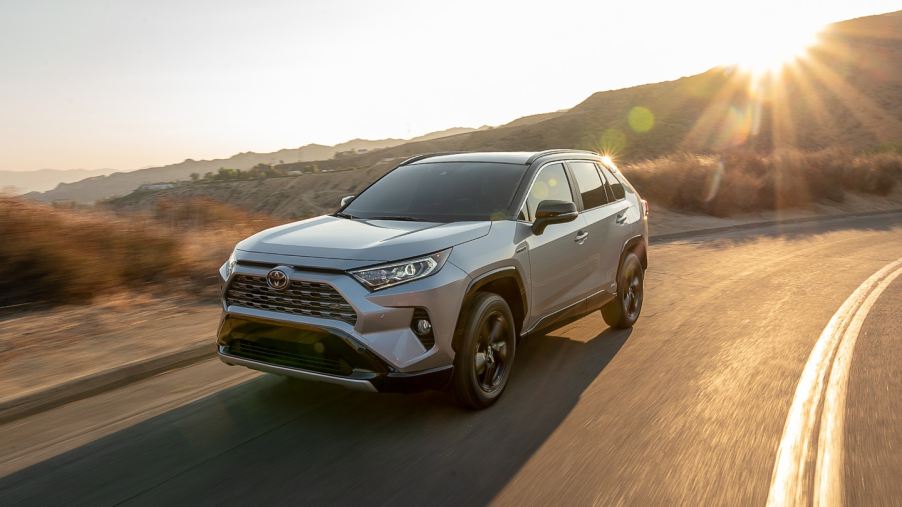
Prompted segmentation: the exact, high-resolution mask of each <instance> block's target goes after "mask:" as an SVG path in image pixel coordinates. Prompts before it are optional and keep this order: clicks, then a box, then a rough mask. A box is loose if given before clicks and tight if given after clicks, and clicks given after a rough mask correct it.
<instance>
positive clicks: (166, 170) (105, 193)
mask: <svg viewBox="0 0 902 507" xmlns="http://www.w3.org/2000/svg"><path fill="white" fill-rule="evenodd" d="M483 128H485V127H483ZM473 130H474V129H471V128H461V127H458V128H450V129H446V130H442V131H439V132H432V133H429V134H426V135H423V136H419V137H415V138H413V139H380V140H375V141H372V140H367V139H354V140H351V141H347V142H344V143H341V144H336V145H334V146H326V145H321V144H308V145H306V146H301V147H300V148H292V149H284V150H279V151H276V152H272V153H254V152H245V153H239V154H237V155H233V156H231V157H229V158H225V159H214V160H192V159H188V160H185V161H184V162H179V163H177V164H170V165H166V166H162V167H150V168H147V169H139V170H136V171H129V172H113V171H111V170H107V171H102V172H105V173H112V174H109V175H100V176H94V177H90V178H87V179H82V178H84V176H82V178H77V179H75V180H73V179H67V180H63V179H61V180H60V182H58V183H60V184H59V185H58V186H56V188H53V189H52V190H49V191H47V192H43V193H39V192H32V193H29V194H26V195H25V197H27V198H29V199H32V200H36V201H44V202H52V201H75V202H80V203H92V202H94V201H97V200H100V199H107V198H110V197H114V196H121V195H125V194H128V193H130V192H132V191H133V190H135V189H137V188H138V187H139V186H140V185H142V184H145V183H157V182H162V181H178V180H187V179H188V178H189V176H190V175H191V174H192V173H198V174H201V175H203V174H204V173H206V172H216V171H217V170H218V169H219V168H220V167H227V168H230V169H250V168H251V167H253V166H255V165H257V164H283V163H292V162H304V161H313V160H327V159H331V158H332V157H334V156H335V154H336V153H339V152H347V151H357V150H367V151H373V150H379V149H382V148H387V147H391V146H397V145H399V144H404V143H408V142H417V141H429V140H433V139H437V138H441V137H444V136H449V135H455V134H460V133H463V132H470V131H473ZM59 173H65V171H59ZM13 174H14V175H18V174H19V173H15V172H14V173H13ZM2 176H3V175H2V174H0V177H2ZM61 176H62V175H61ZM70 181H74V182H72V183H70ZM3 185H7V183H6V180H5V179H0V186H3ZM9 185H13V186H16V187H20V188H27V187H25V186H24V185H17V184H15V183H9ZM50 188H52V187H50ZM37 190H40V189H37Z"/></svg>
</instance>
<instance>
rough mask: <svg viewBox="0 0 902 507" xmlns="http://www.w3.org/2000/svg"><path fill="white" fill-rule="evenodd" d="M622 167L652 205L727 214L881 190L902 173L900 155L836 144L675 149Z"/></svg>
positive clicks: (837, 199)
mask: <svg viewBox="0 0 902 507" xmlns="http://www.w3.org/2000/svg"><path fill="white" fill-rule="evenodd" d="M623 172H624V173H625V174H626V175H627V176H628V177H629V179H630V181H632V182H633V184H635V185H636V187H637V189H638V190H639V192H640V193H642V194H643V197H645V198H646V199H648V200H649V201H651V202H652V203H653V204H657V205H660V206H664V207H667V208H671V209H674V210H680V211H690V212H697V213H709V214H712V215H717V216H728V215H732V214H735V213H743V212H752V211H764V210H779V209H788V208H799V207H804V206H808V205H810V204H811V203H814V202H829V201H833V202H840V201H842V200H843V198H844V196H845V192H846V191H852V192H861V193H867V194H874V195H887V194H889V193H890V192H892V190H893V188H895V185H896V183H897V182H899V181H900V180H902V155H900V154H898V153H894V152H883V153H872V154H861V155H855V154H853V153H851V152H848V151H844V150H839V149H829V150H823V151H819V152H811V153H805V152H796V151H786V152H777V153H773V154H770V155H761V154H758V153H754V152H750V151H733V152H727V153H722V154H719V155H697V154H690V153H677V154H673V155H669V156H666V157H661V158H657V159H653V160H645V161H641V162H636V163H633V164H629V165H626V166H624V167H623Z"/></svg>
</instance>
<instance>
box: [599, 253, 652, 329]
mask: <svg viewBox="0 0 902 507" xmlns="http://www.w3.org/2000/svg"><path fill="white" fill-rule="evenodd" d="M644 296H645V270H644V269H642V262H641V261H640V260H639V257H638V256H637V255H636V254H635V253H633V252H630V253H628V254H626V256H624V258H623V261H622V262H621V263H620V268H619V269H618V270H617V297H616V298H615V299H614V300H613V301H611V302H610V303H608V304H606V305H604V306H603V307H601V315H602V317H604V321H605V322H607V323H608V325H609V326H611V327H613V328H616V329H626V328H629V327H632V326H633V324H635V323H636V321H637V320H638V319H639V313H640V312H641V311H642V300H643V299H644Z"/></svg>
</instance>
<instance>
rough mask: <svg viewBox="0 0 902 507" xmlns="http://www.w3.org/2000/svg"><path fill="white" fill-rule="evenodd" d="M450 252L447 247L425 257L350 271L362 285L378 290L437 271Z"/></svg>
mask: <svg viewBox="0 0 902 507" xmlns="http://www.w3.org/2000/svg"><path fill="white" fill-rule="evenodd" d="M450 253H451V249H450V248H449V249H447V250H443V251H441V252H437V253H434V254H432V255H427V256H426V257H418V258H416V259H410V260H407V261H400V262H393V263H391V264H384V265H382V266H375V267H372V268H365V269H357V270H354V271H351V272H350V273H351V275H353V276H354V278H356V279H357V280H358V281H359V282H360V283H362V284H363V285H364V286H366V287H368V288H370V289H372V290H379V289H384V288H386V287H392V286H394V285H398V284H399V283H405V282H409V281H411V280H418V279H420V278H425V277H427V276H429V275H431V274H433V273H435V272H437V271H438V270H440V269H442V266H443V265H444V264H445V261H446V260H448V255H449V254H450Z"/></svg>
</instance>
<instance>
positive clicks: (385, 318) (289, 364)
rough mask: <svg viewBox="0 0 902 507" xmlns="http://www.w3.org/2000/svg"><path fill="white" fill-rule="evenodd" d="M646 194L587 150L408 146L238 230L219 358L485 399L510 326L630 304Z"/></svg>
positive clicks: (642, 242)
mask: <svg viewBox="0 0 902 507" xmlns="http://www.w3.org/2000/svg"><path fill="white" fill-rule="evenodd" d="M647 213H648V208H647V204H646V202H645V201H644V200H642V199H641V198H640V197H639V195H638V194H637V193H636V191H635V189H633V187H632V186H631V185H630V184H629V182H627V180H626V178H624V177H623V175H622V174H621V173H620V172H619V171H618V170H617V168H616V167H615V166H614V164H612V163H611V161H610V160H608V159H607V158H605V157H601V156H599V155H598V154H596V153H591V152H583V151H576V150H549V151H542V152H539V153H519V152H518V153H456V154H436V155H422V156H417V157H414V158H411V159H409V160H407V161H405V162H403V163H402V164H401V165H399V166H398V167H396V168H395V169H393V170H391V171H390V172H388V173H387V174H386V175H385V176H383V177H382V178H380V179H378V180H376V181H375V182H374V183H373V184H371V185H370V186H369V187H367V188H366V189H365V190H363V191H362V192H360V193H359V194H358V195H356V196H348V197H345V198H344V199H342V202H341V208H340V209H339V211H338V212H336V213H334V214H332V215H324V216H320V217H316V218H311V219H308V220H303V221H300V222H295V223H291V224H286V225H282V226H279V227H275V228H272V229H268V230H265V231H263V232H260V233H259V234H256V235H254V236H251V237H250V238H248V239H246V240H244V241H242V242H240V243H238V245H237V247H236V248H235V251H234V252H233V253H232V255H231V257H230V258H229V260H228V261H227V262H226V263H225V264H224V265H223V266H222V268H221V269H220V276H221V283H222V302H223V315H222V320H221V322H220V325H219V332H218V347H219V349H218V350H219V357H220V358H221V359H222V361H224V362H225V363H227V364H232V365H242V366H246V367H248V368H253V369H256V370H261V371H265V372H270V373H276V374H281V375H287V376H291V377H298V378H303V379H310V380H318V381H323V382H331V383H335V384H341V385H344V386H347V387H351V388H357V389H363V390H368V391H398V390H409V389H422V388H444V387H449V386H450V387H451V389H452V390H453V391H454V393H455V395H456V396H457V398H458V399H459V400H460V401H461V402H462V403H463V404H464V405H466V406H469V407H473V408H483V407H487V406H489V405H491V404H492V403H493V402H494V401H495V400H496V399H498V396H500V395H501V392H502V391H503V390H504V388H505V385H506V384H507V382H508V379H509V378H510V374H511V369H512V367H513V365H514V357H515V356H516V350H517V342H518V340H519V339H520V338H522V337H524V336H527V335H530V334H535V333H541V332H543V331H548V330H550V329H553V328H555V327H558V326H560V325H562V324H563V323H566V322H567V321H572V320H574V319H577V318H579V317H582V316H584V315H586V314H588V313H590V312H593V311H596V310H599V309H600V310H601V313H602V315H603V316H604V320H605V321H606V322H607V323H608V324H610V325H611V326H613V327H617V328H625V327H629V326H632V325H633V323H635V322H636V319H637V318H638V317H639V312H640V310H641V309H642V298H643V279H644V273H645V269H646V267H647V265H648V261H647V256H646V246H647V244H648V220H647Z"/></svg>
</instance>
